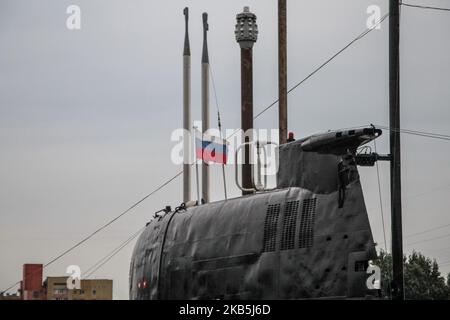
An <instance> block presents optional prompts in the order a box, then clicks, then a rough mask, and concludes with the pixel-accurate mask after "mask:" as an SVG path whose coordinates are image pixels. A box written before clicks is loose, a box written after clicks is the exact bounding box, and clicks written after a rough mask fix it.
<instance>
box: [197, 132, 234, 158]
mask: <svg viewBox="0 0 450 320" xmlns="http://www.w3.org/2000/svg"><path fill="white" fill-rule="evenodd" d="M195 153H196V155H197V159H201V160H203V161H204V162H206V163H210V162H215V163H223V164H226V163H227V155H228V142H227V141H226V140H224V139H221V138H218V137H214V136H210V135H207V134H202V133H201V132H200V131H199V130H195Z"/></svg>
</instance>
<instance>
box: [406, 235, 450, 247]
mask: <svg viewBox="0 0 450 320" xmlns="http://www.w3.org/2000/svg"><path fill="white" fill-rule="evenodd" d="M448 237H450V234H444V235H442V236H438V237H434V238H429V239H425V240H419V241H415V242H410V243H407V244H406V246H408V247H410V246H413V245H415V244H419V243H423V242H430V241H434V240H438V239H444V238H448Z"/></svg>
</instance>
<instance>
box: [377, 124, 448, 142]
mask: <svg viewBox="0 0 450 320" xmlns="http://www.w3.org/2000/svg"><path fill="white" fill-rule="evenodd" d="M375 126H376V127H378V128H380V129H384V130H389V131H394V132H400V133H406V134H411V135H416V136H421V137H426V138H434V139H440V140H447V141H449V140H450V135H445V134H439V133H431V132H423V131H416V130H408V129H398V128H393V129H391V128H389V127H387V126H382V125H375Z"/></svg>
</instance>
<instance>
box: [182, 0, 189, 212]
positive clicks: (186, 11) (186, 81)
mask: <svg viewBox="0 0 450 320" xmlns="http://www.w3.org/2000/svg"><path fill="white" fill-rule="evenodd" d="M183 14H184V20H185V35H184V49H183V129H184V131H183V202H184V203H187V202H188V201H190V200H191V165H190V162H191V48H190V46H189V30H188V22H189V8H187V7H186V8H184V10H183Z"/></svg>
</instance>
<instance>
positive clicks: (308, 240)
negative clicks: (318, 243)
mask: <svg viewBox="0 0 450 320" xmlns="http://www.w3.org/2000/svg"><path fill="white" fill-rule="evenodd" d="M316 203H317V198H312V199H305V200H303V202H302V215H301V218H300V234H299V243H298V246H299V248H309V247H312V245H313V239H314V220H315V215H316Z"/></svg>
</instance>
